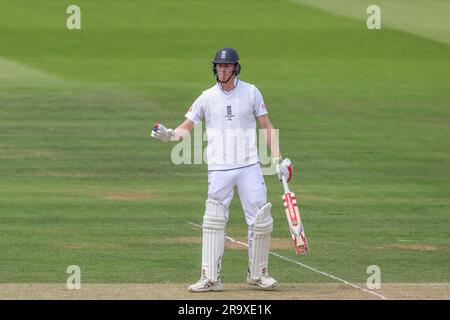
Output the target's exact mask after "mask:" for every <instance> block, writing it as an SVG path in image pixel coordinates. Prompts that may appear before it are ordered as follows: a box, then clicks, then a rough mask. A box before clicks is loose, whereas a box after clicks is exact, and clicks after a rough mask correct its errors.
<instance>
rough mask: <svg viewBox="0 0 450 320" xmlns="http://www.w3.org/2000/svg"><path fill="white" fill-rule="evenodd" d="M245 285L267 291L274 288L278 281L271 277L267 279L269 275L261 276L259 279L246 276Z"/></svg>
mask: <svg viewBox="0 0 450 320" xmlns="http://www.w3.org/2000/svg"><path fill="white" fill-rule="evenodd" d="M247 283H248V284H252V285H255V286H258V287H260V288H261V289H265V290H267V289H273V288H275V287H276V286H277V284H278V281H277V280H275V279H274V278H272V277H269V275H263V276H261V277H259V278H253V277H250V275H247Z"/></svg>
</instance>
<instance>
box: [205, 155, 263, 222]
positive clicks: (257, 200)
mask: <svg viewBox="0 0 450 320" xmlns="http://www.w3.org/2000/svg"><path fill="white" fill-rule="evenodd" d="M235 187H236V189H237V192H238V194H239V199H240V200H241V205H242V209H243V210H244V214H245V220H246V222H247V225H248V226H251V225H252V224H253V223H254V222H255V216H256V214H257V213H258V211H259V209H260V208H261V207H263V206H264V205H265V204H266V203H267V187H266V184H265V182H264V177H263V175H262V171H261V166H260V165H259V163H256V164H253V165H250V166H247V167H244V168H238V169H232V170H226V171H209V172H208V198H211V199H214V200H217V201H219V202H221V203H222V204H223V205H224V207H225V215H226V219H227V220H228V216H229V207H230V203H231V200H233V196H234V189H235Z"/></svg>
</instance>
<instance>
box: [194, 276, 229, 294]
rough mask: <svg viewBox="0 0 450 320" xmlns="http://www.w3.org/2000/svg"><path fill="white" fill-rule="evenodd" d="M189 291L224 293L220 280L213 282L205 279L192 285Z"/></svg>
mask: <svg viewBox="0 0 450 320" xmlns="http://www.w3.org/2000/svg"><path fill="white" fill-rule="evenodd" d="M188 290H189V291H190V292H206V291H222V290H223V286H222V282H221V281H220V279H219V280H217V281H216V282H212V281H210V280H208V279H207V278H204V277H203V278H201V279H200V280H199V281H198V282H196V283H194V284H191V285H190V286H189V287H188Z"/></svg>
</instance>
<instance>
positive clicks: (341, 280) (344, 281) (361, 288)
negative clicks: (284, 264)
mask: <svg viewBox="0 0 450 320" xmlns="http://www.w3.org/2000/svg"><path fill="white" fill-rule="evenodd" d="M188 223H189V224H191V225H193V226H195V227H198V228H202V226H201V225H198V224H196V223H193V222H191V221H188ZM225 239H228V240H229V241H231V242H234V243H237V244H240V245H243V246H246V247H248V244H246V243H244V242H241V241H237V240H234V239H233V238H231V237H228V236H227V235H225ZM269 253H270V254H271V255H274V256H275V257H278V258H280V259H283V260H286V261H289V262H292V263H295V264H297V265H299V266H301V267H303V268H306V269H308V270H311V271H314V272H317V273H320V274H321V275H324V276H326V277H329V278H331V279H334V280H336V281H339V282H342V283H345V284H346V285H349V286H350V287H352V288H355V289H359V290H362V291H364V292H367V293H370V294H373V295H375V296H377V297H379V298H381V299H383V300H387V298H386V297H385V296H383V295H381V294H379V293H376V292H373V291H370V290H367V289H365V288H363V287H360V286H357V285H356V284H353V283H350V282H348V281H346V280H344V279H341V278H338V277H336V276H333V275H332V274H328V273H326V272H323V271H320V270H317V269H314V268H313V267H310V266H308V265H306V264H304V263H301V262H298V261H295V260H292V259H289V258H286V257H284V256H282V255H279V254H278V253H275V252H272V251H269Z"/></svg>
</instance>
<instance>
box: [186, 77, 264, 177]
mask: <svg viewBox="0 0 450 320" xmlns="http://www.w3.org/2000/svg"><path fill="white" fill-rule="evenodd" d="M267 113H268V112H267V110H266V107H265V105H264V100H263V97H262V95H261V92H259V90H258V88H256V87H255V86H254V85H252V84H250V83H247V82H244V81H241V80H238V81H237V84H236V86H235V88H234V89H233V90H231V91H230V92H224V91H223V90H222V89H221V87H220V86H219V84H216V85H214V86H213V87H211V88H209V89H207V90H205V91H203V93H202V94H201V95H200V96H199V97H198V98H197V99H196V100H195V101H194V103H193V104H192V106H191V107H190V108H189V111H188V112H187V113H186V115H185V116H186V118H188V119H189V120H191V121H193V122H194V123H195V124H197V123H199V122H200V121H201V120H202V119H205V128H206V135H207V140H208V146H207V151H206V157H207V162H208V170H209V171H213V170H230V169H236V168H241V167H245V166H248V165H252V164H255V163H257V162H259V156H258V149H257V147H256V141H257V139H256V117H259V116H263V115H265V114H267Z"/></svg>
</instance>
